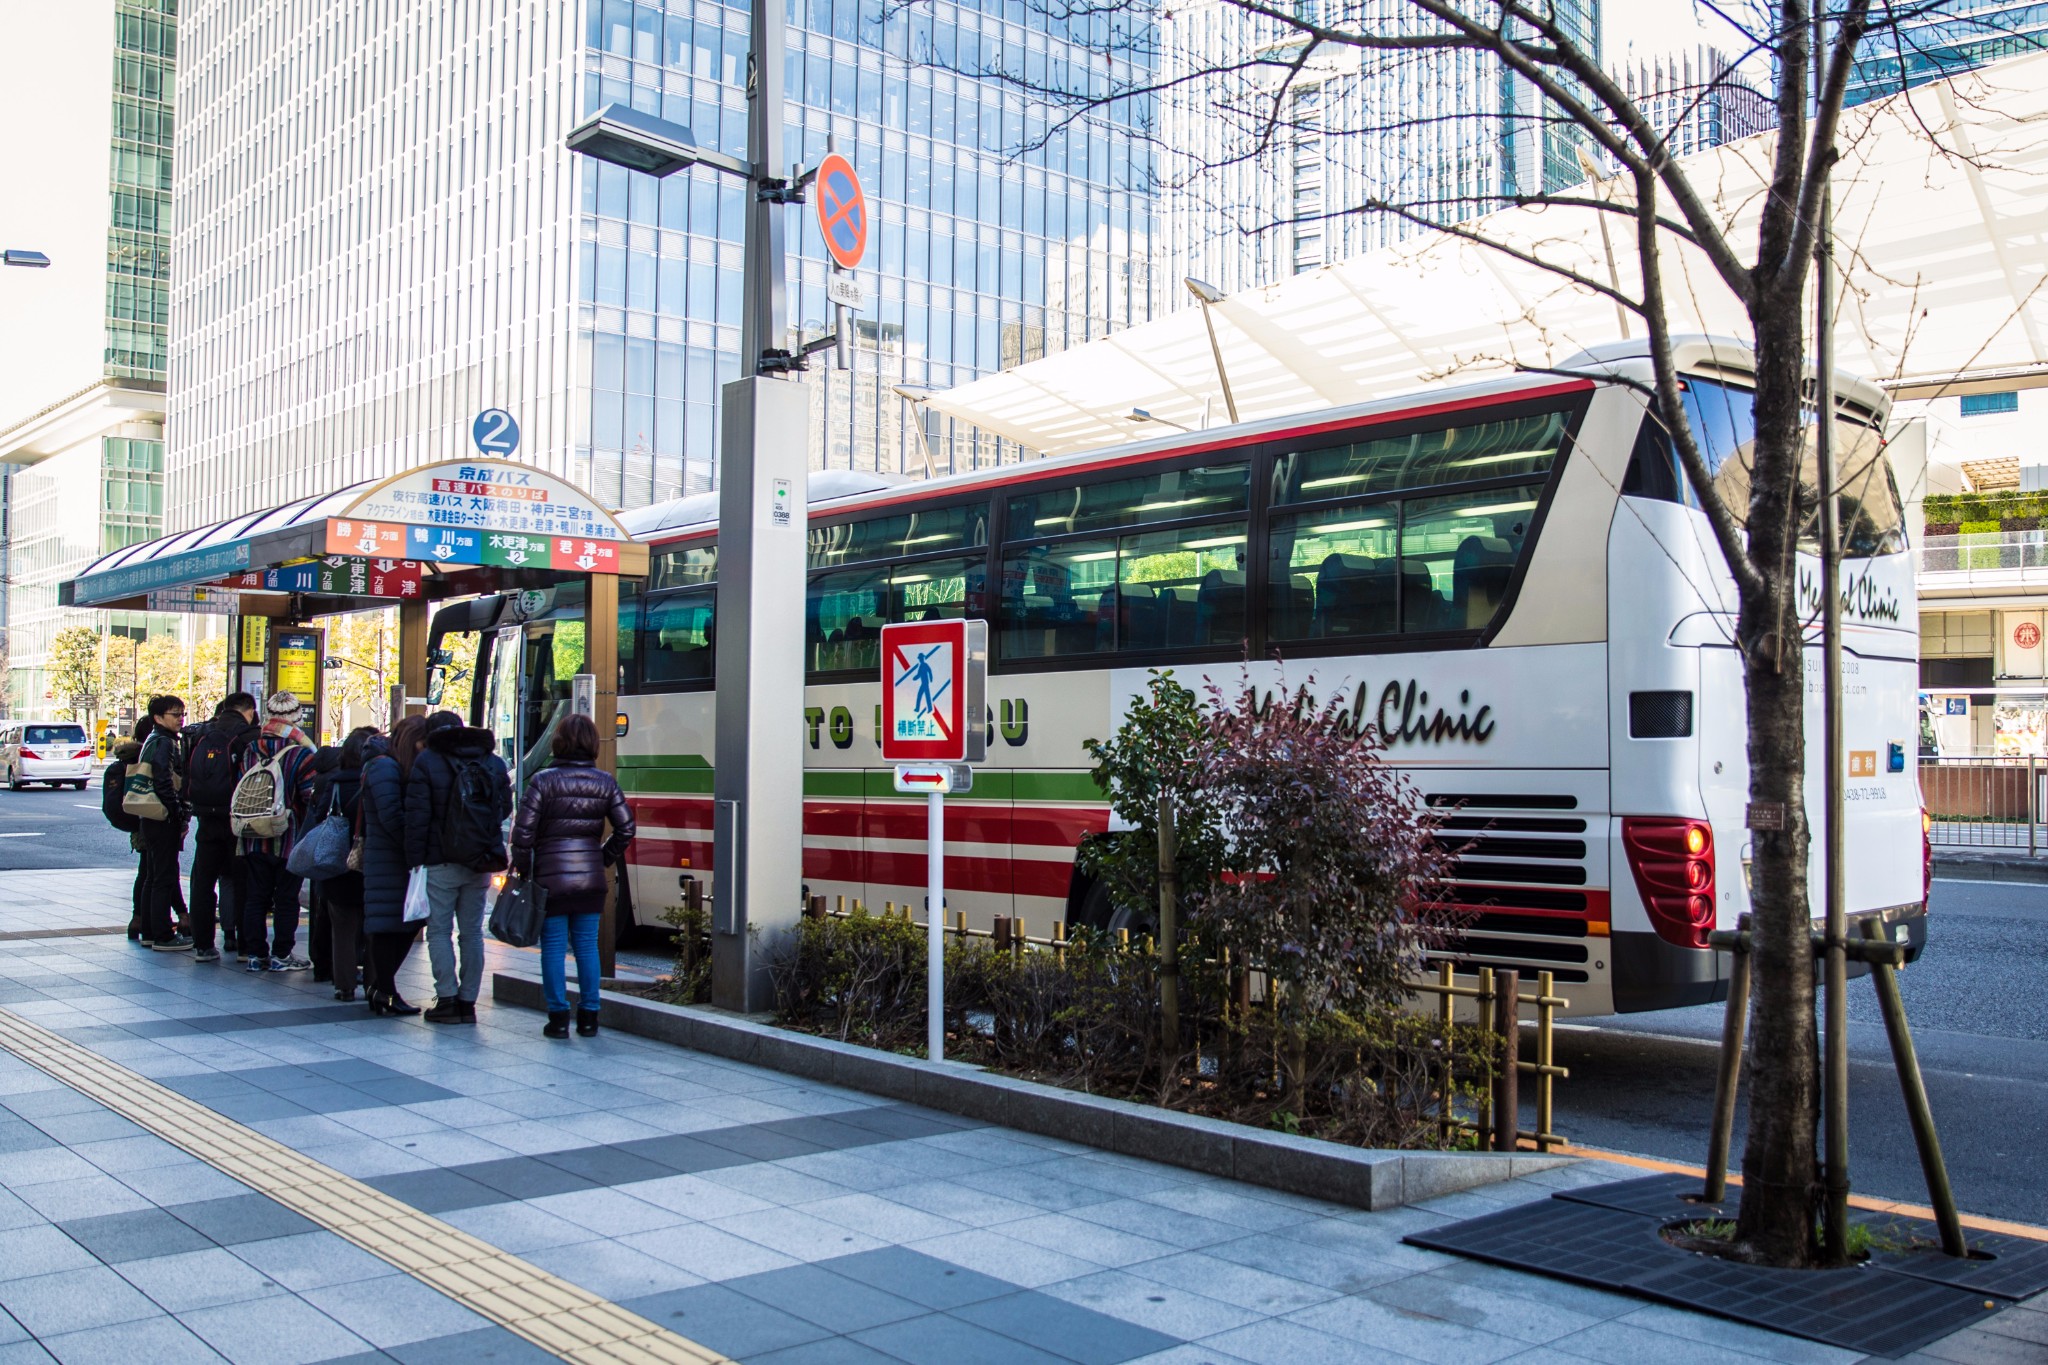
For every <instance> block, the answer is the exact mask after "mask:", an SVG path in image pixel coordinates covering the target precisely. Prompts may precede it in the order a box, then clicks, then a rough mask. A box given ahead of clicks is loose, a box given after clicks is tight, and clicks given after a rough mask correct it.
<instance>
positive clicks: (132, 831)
mask: <svg viewBox="0 0 2048 1365" xmlns="http://www.w3.org/2000/svg"><path fill="white" fill-rule="evenodd" d="M140 757H142V741H140V740H136V739H123V740H119V741H116V743H115V744H114V750H113V757H112V758H111V759H109V760H108V762H107V770H106V771H105V772H104V773H102V774H100V814H102V815H104V816H106V817H107V823H108V824H110V825H112V826H113V827H114V828H115V829H118V830H120V831H121V832H122V833H123V834H125V835H127V836H128V847H129V849H130V850H131V851H133V852H134V854H135V889H134V893H133V895H132V897H131V899H132V900H133V902H134V907H133V909H132V911H131V912H130V914H129V916H128V941H129V942H130V943H133V944H136V945H138V946H140V947H145V948H146V947H148V946H149V939H148V938H146V937H145V936H144V934H143V930H144V929H145V928H146V927H147V926H148V924H149V901H148V899H147V893H146V892H145V890H144V885H143V874H144V873H145V872H147V871H148V868H147V866H146V865H145V864H144V863H143V861H142V818H141V817H140V816H136V815H130V814H129V813H128V810H127V808H126V806H125V805H124V804H123V802H122V799H121V798H122V796H123V795H124V794H125V793H126V792H127V790H128V765H129V764H131V763H133V762H134V761H135V760H136V759H138V758H140Z"/></svg>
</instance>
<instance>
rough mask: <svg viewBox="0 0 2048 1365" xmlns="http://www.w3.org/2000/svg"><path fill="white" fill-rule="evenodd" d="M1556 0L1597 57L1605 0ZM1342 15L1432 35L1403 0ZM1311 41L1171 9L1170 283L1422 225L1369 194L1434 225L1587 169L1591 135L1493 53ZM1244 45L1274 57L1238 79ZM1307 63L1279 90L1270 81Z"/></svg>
mask: <svg viewBox="0 0 2048 1365" xmlns="http://www.w3.org/2000/svg"><path fill="white" fill-rule="evenodd" d="M1555 9H1556V11H1557V13H1558V15H1559V17H1560V19H1561V20H1562V21H1563V23H1564V24H1565V25H1566V26H1567V27H1568V28H1569V29H1570V30H1571V31H1572V32H1573V33H1575V34H1576V35H1577V41H1578V43H1579V44H1580V46H1582V47H1583V48H1584V49H1586V50H1587V51H1589V52H1591V53H1593V54H1594V55H1595V59H1596V60H1597V58H1598V53H1599V50H1600V4H1599V0H1560V2H1559V3H1558V4H1557V5H1556V6H1555ZM1344 22H1345V24H1346V26H1348V27H1356V28H1362V29H1371V30H1372V31H1374V32H1382V33H1400V32H1417V33H1419V32H1421V31H1422V25H1423V23H1424V21H1423V20H1422V19H1420V18H1419V17H1418V16H1417V14H1416V13H1415V11H1414V9H1413V7H1412V6H1410V5H1408V4H1407V3H1405V0H1363V2H1362V3H1360V4H1357V5H1354V6H1351V7H1349V8H1348V9H1347V10H1346V11H1345V17H1344ZM1305 46H1306V39H1305V38H1304V37H1303V36H1302V35H1301V34H1300V33H1299V32H1298V31H1297V30H1294V29H1293V28H1291V27H1290V26H1288V25H1285V24H1282V23H1280V22H1279V21H1277V20H1275V19H1271V18H1268V17H1266V16H1264V15H1260V14H1254V13H1251V12H1248V11H1247V10H1245V9H1243V8H1241V7H1238V6H1235V5H1231V4H1226V3H1220V2H1219V0H1198V3H1195V4H1192V5H1189V6H1187V7H1185V8H1181V7H1175V8H1174V9H1173V11H1172V13H1171V16H1170V17H1163V18H1162V19H1161V21H1160V38H1159V47H1160V53H1161V57H1160V68H1161V74H1162V77H1163V78H1164V79H1165V80H1166V81H1167V82H1168V84H1169V85H1170V86H1171V88H1172V89H1173V91H1174V93H1173V94H1171V95H1169V96H1168V97H1166V98H1165V99H1163V100H1162V101H1161V105H1160V111H1159V116H1160V120H1161V132H1162V136H1161V138H1160V142H1161V145H1162V146H1163V147H1164V148H1166V149H1167V151H1166V152H1165V154H1164V156H1163V158H1162V166H1161V181H1162V184H1161V192H1160V202H1161V209H1160V211H1161V218H1162V221H1163V223H1164V225H1165V243H1166V252H1165V256H1166V260H1167V262H1168V270H1169V272H1170V273H1169V276H1168V278H1169V279H1170V280H1171V281H1172V288H1171V289H1170V290H1169V291H1166V292H1165V293H1164V294H1163V295H1162V298H1163V299H1166V300H1169V301H1170V302H1171V303H1172V304H1173V305H1179V304H1180V303H1182V302H1184V301H1185V300H1186V298H1187V295H1186V294H1185V292H1184V291H1183V290H1182V289H1181V288H1180V280H1181V279H1183V278H1188V277H1192V278H1194V279H1197V280H1200V281H1202V282H1204V283H1205V284H1208V285H1211V286H1213V287H1215V288H1217V289H1220V290H1222V291H1223V292H1224V293H1230V292H1233V291H1235V290H1239V289H1246V288H1252V287H1255V286H1258V285H1261V284H1266V283H1270V282H1272V281H1274V280H1277V279H1282V278H1285V277H1286V276H1288V275H1292V274H1297V273H1299V272H1301V271H1305V270H1313V269H1315V268H1316V267H1317V266H1320V265H1324V264H1327V263H1329V262H1331V261H1337V260H1342V259H1344V258H1346V257H1349V256H1355V255H1358V254H1360V253H1362V252H1366V251H1371V250H1375V249H1377V248H1380V247H1383V246H1387V245H1390V244H1391V243H1394V242H1398V241H1401V240H1403V239H1405V238H1407V237H1410V236H1413V235H1414V234H1415V233H1417V232H1418V231H1420V230H1421V228H1420V227H1419V226H1418V225H1417V224H1416V223H1415V222H1413V221H1411V220H1409V219H1406V218H1403V217H1400V216H1398V215H1395V214H1391V213H1387V212H1379V211H1367V210H1366V209H1365V208H1364V205H1365V204H1366V202H1367V201H1368V200H1375V199H1376V200H1381V201H1384V202H1387V203H1391V204H1394V205H1398V206H1401V207H1403V208H1406V209H1408V210H1409V211H1411V212H1413V213H1415V214H1417V215H1419V216H1421V217H1422V218H1425V219H1428V220H1430V221H1435V222H1453V221H1457V220H1459V219H1463V218H1470V217H1474V216H1476V215H1478V214H1481V213H1485V212H1487V211H1488V210H1489V209H1492V208H1496V207H1499V206H1500V204H1501V196H1505V195H1513V194H1516V193H1529V192H1540V191H1543V190H1546V189H1554V188H1557V187H1560V186H1563V185H1569V184H1576V183H1577V182H1579V181H1581V180H1583V179H1585V172H1584V170H1583V169H1581V166H1580V162H1579V154H1578V153H1579V146H1580V142H1581V138H1580V137H1579V135H1578V134H1577V133H1576V131H1575V130H1573V129H1572V128H1570V127H1569V126H1568V125H1564V124H1562V123H1561V122H1559V121H1558V120H1555V119H1550V118H1546V117H1545V116H1544V110H1543V107H1542V101H1541V98H1540V95H1539V93H1538V92H1537V90H1536V89H1535V87H1534V86H1532V85H1530V84H1529V83H1528V82H1526V81H1524V80H1522V79H1520V78H1519V77H1517V76H1515V75H1514V74H1513V73H1512V72H1510V71H1508V70H1507V69H1505V68H1504V67H1503V66H1501V64H1500V63H1498V62H1497V61H1495V60H1493V59H1492V58H1490V57H1488V56H1486V55H1484V54H1480V53H1475V52H1464V51H1456V50H1448V51H1430V52H1426V53H1413V52H1398V53H1380V52H1366V51H1362V50H1359V49H1354V48H1342V47H1338V46H1334V45H1324V46H1323V47H1321V48H1320V49H1318V50H1317V52H1315V53H1313V54H1310V55H1308V56H1307V57H1306V59H1305V60H1298V59H1299V58H1300V54H1301V50H1302V49H1303V48H1304V47H1305ZM1246 53H1258V54H1260V56H1262V57H1263V58H1264V59H1265V61H1264V63H1262V70H1261V71H1260V72H1259V73H1258V74H1256V75H1253V76H1249V77H1244V76H1239V75H1236V74H1232V73H1231V71H1230V70H1229V69H1230V68H1233V67H1236V66H1238V65H1240V64H1241V63H1242V59H1243V55H1244V54H1246ZM1297 61H1298V70H1295V71H1294V72H1293V74H1292V75H1291V77H1290V78H1289V80H1288V82H1287V84H1286V87H1285V89H1284V90H1281V89H1278V88H1276V87H1277V78H1275V77H1273V76H1271V75H1270V73H1271V72H1272V71H1273V70H1276V69H1278V67H1280V66H1281V65H1294V64H1296V63H1297Z"/></svg>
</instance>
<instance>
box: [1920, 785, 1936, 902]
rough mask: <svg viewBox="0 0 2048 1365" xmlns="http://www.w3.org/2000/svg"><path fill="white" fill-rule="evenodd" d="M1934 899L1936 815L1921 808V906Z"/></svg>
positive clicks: (1923, 807)
mask: <svg viewBox="0 0 2048 1365" xmlns="http://www.w3.org/2000/svg"><path fill="white" fill-rule="evenodd" d="M1933 899H1934V817H1933V816H1931V815H1929V814H1928V813H1927V808H1926V807H1925V806H1922V807H1921V808H1920V908H1921V910H1923V911H1925V910H1926V909H1927V906H1928V904H1929V903H1930V902H1931V901H1932V900H1933Z"/></svg>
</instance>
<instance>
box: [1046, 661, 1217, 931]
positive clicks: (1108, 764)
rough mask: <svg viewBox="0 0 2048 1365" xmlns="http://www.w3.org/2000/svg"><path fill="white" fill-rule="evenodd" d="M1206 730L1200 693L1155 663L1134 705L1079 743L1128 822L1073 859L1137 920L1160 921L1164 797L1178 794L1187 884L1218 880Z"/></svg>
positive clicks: (1181, 862)
mask: <svg viewBox="0 0 2048 1365" xmlns="http://www.w3.org/2000/svg"><path fill="white" fill-rule="evenodd" d="M1206 735H1207V726H1206V725H1205V724H1204V723H1203V718H1202V710H1201V706H1200V704H1199V703H1198V701H1197V699H1196V697H1195V694H1194V693H1193V692H1190V691H1189V690H1188V689H1187V688H1185V687H1182V686H1181V685H1180V684H1179V683H1177V682H1175V681H1174V680H1173V672H1172V670H1171V669H1168V670H1166V671H1164V672H1162V671H1160V670H1158V669H1154V670H1153V672H1152V675H1151V677H1150V679H1149V680H1148V681H1147V695H1146V696H1144V697H1141V698H1139V699H1138V700H1137V701H1135V702H1133V703H1132V704H1131V708H1130V710H1129V711H1128V712H1126V713H1125V715H1124V719H1123V723H1122V724H1121V725H1119V726H1118V727H1117V730H1116V733H1115V734H1114V735H1112V736H1111V737H1110V738H1108V739H1106V740H1105V739H1091V740H1088V741H1086V742H1085V743H1084V744H1083V745H1082V747H1083V748H1085V749H1086V750H1087V751H1088V756H1089V757H1090V758H1093V759H1094V760H1095V768H1094V770H1093V771H1092V772H1091V773H1090V774H1089V775H1090V776H1091V777H1093V778H1094V779H1095V785H1096V786H1097V787H1099V788H1101V789H1102V793H1103V795H1105V796H1107V797H1108V798H1109V808H1110V812H1111V813H1112V814H1113V815H1114V816H1115V818H1116V822H1117V823H1118V824H1120V825H1125V826H1128V828H1126V829H1120V830H1118V831H1116V832H1115V833H1111V834H1104V835H1101V836H1098V837H1097V838H1094V839H1091V840H1089V841H1088V842H1087V843H1086V844H1084V845H1082V847H1081V850H1080V853H1079V856H1078V857H1077V859H1076V861H1077V862H1078V863H1079V864H1080V866H1081V871H1082V872H1084V873H1086V874H1087V875H1089V876H1091V877H1094V878H1096V879H1097V880H1099V881H1100V882H1101V883H1102V884H1103V886H1104V887H1105V888H1106V889H1107V890H1108V892H1109V896H1110V900H1111V903H1112V904H1114V905H1116V906H1117V907H1119V908H1120V909H1122V910H1123V911H1124V912H1125V914H1126V916H1127V917H1128V919H1129V921H1130V922H1131V923H1132V924H1133V925H1136V926H1141V927H1142V926H1147V925H1156V924H1157V923H1158V920H1159V796H1160V793H1161V791H1167V792H1171V793H1172V794H1173V798H1174V813H1175V815H1174V835H1175V856H1174V865H1175V867H1176V869H1177V870H1178V873H1179V880H1180V885H1181V887H1182V888H1183V889H1185V888H1189V887H1197V886H1203V885H1206V884H1208V883H1209V882H1211V881H1214V880H1215V879H1216V877H1217V876H1218V875H1220V874H1221V872H1222V870H1223V833H1222V830H1221V828H1220V827H1219V826H1218V824H1217V822H1216V819H1215V817H1214V814H1213V811H1212V809H1211V807H1210V806H1209V804H1208V803H1207V802H1205V801H1203V800H1202V799H1201V798H1200V795H1199V793H1198V792H1197V790H1196V786H1195V783H1196V778H1197V775H1198V773H1199V772H1200V766H1199V763H1198V762H1197V759H1198V757H1199V755H1198V753H1197V750H1198V749H1199V748H1200V746H1201V744H1202V742H1203V740H1204V738H1205V737H1206Z"/></svg>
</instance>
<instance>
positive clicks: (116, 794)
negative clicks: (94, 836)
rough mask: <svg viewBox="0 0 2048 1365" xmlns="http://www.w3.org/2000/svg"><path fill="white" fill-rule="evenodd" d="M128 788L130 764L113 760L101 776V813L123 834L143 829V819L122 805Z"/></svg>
mask: <svg viewBox="0 0 2048 1365" xmlns="http://www.w3.org/2000/svg"><path fill="white" fill-rule="evenodd" d="M127 788H128V765H127V764H126V763H122V762H118V761H116V762H113V763H109V764H108V765H107V771H106V772H105V773H104V774H103V775H102V776H101V778H100V814H102V815H104V816H106V817H107V823H108V824H110V825H112V826H113V827H114V828H115V829H118V830H120V831H121V832H122V833H123V834H134V833H136V832H138V831H140V830H141V828H142V820H141V817H139V816H134V815H130V814H129V813H128V812H127V811H126V810H124V809H123V808H122V806H121V796H122V793H123V792H125V791H126V790H127Z"/></svg>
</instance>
